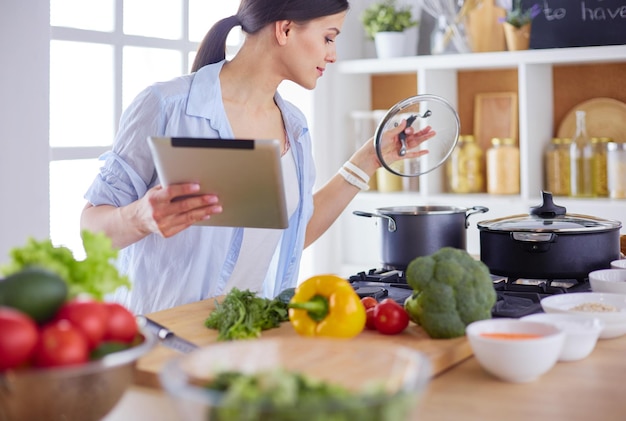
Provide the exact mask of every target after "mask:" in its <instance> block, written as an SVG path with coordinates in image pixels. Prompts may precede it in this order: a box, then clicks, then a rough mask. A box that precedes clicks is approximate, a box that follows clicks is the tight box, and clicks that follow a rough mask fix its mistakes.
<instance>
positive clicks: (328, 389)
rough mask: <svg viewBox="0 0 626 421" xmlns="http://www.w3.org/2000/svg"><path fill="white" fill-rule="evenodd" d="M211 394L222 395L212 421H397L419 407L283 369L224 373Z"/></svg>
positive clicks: (403, 397)
mask: <svg viewBox="0 0 626 421" xmlns="http://www.w3.org/2000/svg"><path fill="white" fill-rule="evenodd" d="M206 388H207V389H209V390H213V391H215V392H218V393H223V395H222V396H221V397H220V399H219V405H217V406H214V407H212V408H211V409H210V411H211V413H210V416H209V419H211V420H218V421H234V420H237V421H241V420H250V421H252V420H255V421H264V420H268V421H269V420H271V421H288V420H289V421H291V420H293V421H296V420H297V421H312V420H331V419H332V420H334V421H352V420H360V421H370V420H371V421H391V420H393V421H395V420H402V419H406V418H407V416H408V413H409V412H410V410H411V409H412V407H413V406H414V405H415V402H413V401H412V399H411V396H410V395H409V394H403V393H399V394H397V395H392V396H387V393H386V392H385V391H384V390H383V389H382V388H380V387H378V388H370V389H368V390H367V391H363V392H352V391H349V390H347V389H346V388H344V387H342V386H339V385H335V384H330V383H328V382H324V381H321V380H317V379H313V378H311V377H309V376H306V375H303V374H300V373H295V372H290V371H287V370H284V369H274V370H268V371H263V372H259V373H255V374H244V373H241V372H232V371H227V372H222V373H220V374H218V375H217V376H216V378H215V379H213V381H211V382H210V383H209V384H207V385H206Z"/></svg>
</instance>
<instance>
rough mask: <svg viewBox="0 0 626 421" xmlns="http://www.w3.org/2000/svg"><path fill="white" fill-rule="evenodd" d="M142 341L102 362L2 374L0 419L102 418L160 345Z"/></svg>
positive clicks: (149, 337)
mask: <svg viewBox="0 0 626 421" xmlns="http://www.w3.org/2000/svg"><path fill="white" fill-rule="evenodd" d="M140 334H141V336H142V337H143V341H142V342H141V343H139V344H138V345H136V346H133V347H132V348H129V349H127V350H124V351H119V352H115V353H112V354H108V355H106V356H104V357H103V358H102V359H100V360H97V361H93V362H89V363H85V364H81V365H77V366H71V367H59V368H48V369H19V370H9V371H7V372H5V373H2V374H0V420H2V421H5V420H6V421H22V420H23V421H26V420H51V421H54V420H65V421H67V420H81V421H90V420H94V421H95V420H100V419H102V418H103V417H104V416H105V415H106V414H108V413H109V412H110V411H111V410H112V409H113V407H114V406H115V405H116V404H117V402H118V401H119V400H120V398H121V397H122V395H123V394H124V392H125V391H126V388H127V387H128V386H129V385H130V384H131V383H132V381H133V375H134V365H135V361H137V359H138V358H140V357H141V356H143V355H144V354H146V353H147V352H148V351H150V350H151V349H152V348H153V347H154V346H155V345H156V343H157V338H156V336H154V335H153V334H152V333H150V332H148V331H147V330H145V329H143V330H141V332H140Z"/></svg>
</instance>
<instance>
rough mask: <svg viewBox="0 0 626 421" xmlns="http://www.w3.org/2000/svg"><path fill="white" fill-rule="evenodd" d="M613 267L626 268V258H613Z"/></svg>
mask: <svg viewBox="0 0 626 421" xmlns="http://www.w3.org/2000/svg"><path fill="white" fill-rule="evenodd" d="M611 269H626V259H619V260H613V261H612V262H611Z"/></svg>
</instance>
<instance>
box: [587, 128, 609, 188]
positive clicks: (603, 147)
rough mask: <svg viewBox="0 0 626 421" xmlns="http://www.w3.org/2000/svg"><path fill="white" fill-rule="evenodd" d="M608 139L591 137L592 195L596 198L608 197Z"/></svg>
mask: <svg viewBox="0 0 626 421" xmlns="http://www.w3.org/2000/svg"><path fill="white" fill-rule="evenodd" d="M609 142H611V138H610V137H592V138H591V145H592V148H593V155H592V158H591V170H592V173H593V176H592V177H591V179H592V180H593V195H594V196H597V197H608V195H609V189H608V179H607V177H608V172H607V152H608V147H607V146H608V144H609Z"/></svg>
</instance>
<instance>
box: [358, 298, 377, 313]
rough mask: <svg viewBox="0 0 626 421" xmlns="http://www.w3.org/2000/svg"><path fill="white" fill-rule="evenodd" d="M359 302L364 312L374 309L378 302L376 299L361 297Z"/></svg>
mask: <svg viewBox="0 0 626 421" xmlns="http://www.w3.org/2000/svg"><path fill="white" fill-rule="evenodd" d="M361 302H362V303H363V306H364V307H365V310H367V309H368V308H372V307H376V305H377V304H378V301H376V298H374V297H363V298H361Z"/></svg>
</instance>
